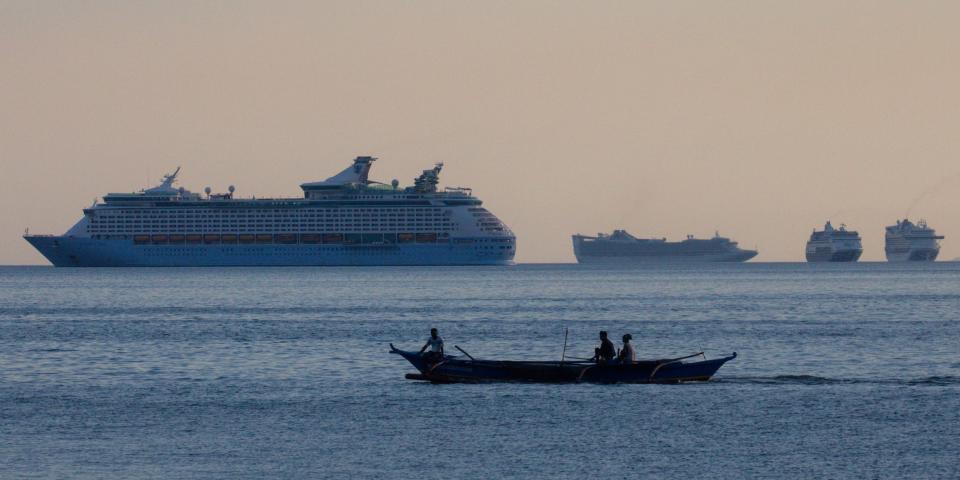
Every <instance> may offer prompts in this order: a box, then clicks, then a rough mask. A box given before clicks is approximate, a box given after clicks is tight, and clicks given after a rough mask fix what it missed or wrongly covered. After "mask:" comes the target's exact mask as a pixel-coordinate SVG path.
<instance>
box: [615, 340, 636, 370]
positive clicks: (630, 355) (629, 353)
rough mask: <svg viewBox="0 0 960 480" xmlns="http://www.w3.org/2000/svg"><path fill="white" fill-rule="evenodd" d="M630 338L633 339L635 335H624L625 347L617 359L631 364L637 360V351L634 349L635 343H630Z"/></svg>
mask: <svg viewBox="0 0 960 480" xmlns="http://www.w3.org/2000/svg"><path fill="white" fill-rule="evenodd" d="M630 340H633V335H630V334H629V333H628V334H626V335H624V336H623V348H621V349H620V354H619V355H617V360H618V361H619V362H620V363H621V364H623V365H630V364H633V363H636V361H637V352H636V351H634V350H633V344H632V343H630Z"/></svg>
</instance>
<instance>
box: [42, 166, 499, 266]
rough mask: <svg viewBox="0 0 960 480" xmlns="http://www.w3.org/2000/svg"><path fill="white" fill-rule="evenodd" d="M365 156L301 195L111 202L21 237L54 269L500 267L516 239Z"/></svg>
mask: <svg viewBox="0 0 960 480" xmlns="http://www.w3.org/2000/svg"><path fill="white" fill-rule="evenodd" d="M374 160H376V159H375V158H373V157H357V158H356V159H355V160H354V161H353V164H352V165H350V166H349V167H347V168H346V169H345V170H343V171H342V172H340V173H339V174H337V175H334V176H333V177H330V178H328V179H326V180H324V181H322V182H313V183H304V184H302V185H300V188H301V189H302V190H303V198H259V199H253V198H251V199H238V198H234V189H233V186H231V187H230V188H229V192H228V193H222V194H212V193H211V190H210V188H209V187H208V188H207V189H206V191H205V193H206V195H200V194H197V193H192V192H190V191H188V190H185V189H183V188H176V187H174V186H173V184H174V181H175V180H176V178H177V173H179V171H180V169H179V168H178V169H177V171H175V172H173V173H172V174H170V175H166V176H164V177H163V180H162V183H161V184H160V185H159V186H157V187H153V188H149V189H146V190H141V191H139V192H135V193H110V194H107V195H106V196H105V197H103V202H102V203H95V204H94V205H93V206H92V207H90V208H86V209H84V210H83V218H81V219H80V221H79V222H77V224H76V225H74V226H73V227H72V228H70V230H69V231H67V233H65V234H63V235H59V236H51V235H29V234H28V235H25V236H24V238H25V239H26V240H27V241H28V242H30V244H31V245H33V246H34V247H35V248H36V249H37V250H39V251H40V253H42V254H43V256H45V257H46V258H47V259H48V260H50V262H51V263H53V264H54V265H55V266H58V267H61V266H77V267H120V266H123V267H126V266H227V265H235V266H243V265H507V264H512V263H513V258H514V254H515V238H514V234H513V232H511V231H510V229H509V228H507V226H506V225H504V224H503V222H501V221H500V220H499V219H498V218H497V217H496V216H495V215H494V214H493V213H490V212H489V211H487V209H485V208H483V207H482V202H481V201H480V199H479V198H477V197H474V196H473V194H472V191H471V190H470V189H468V188H447V189H445V190H444V191H438V190H437V184H438V182H439V175H440V169H441V168H442V166H443V164H439V163H438V164H437V165H436V166H435V167H434V168H432V169H430V170H424V171H423V173H422V174H421V175H420V176H419V177H417V178H416V179H415V181H414V185H413V186H410V187H406V188H400V187H399V183H398V182H397V181H396V180H394V181H393V182H392V184H391V185H386V184H382V183H379V182H375V181H372V180H369V179H368V178H367V177H368V174H369V171H370V167H371V166H372V164H373V162H374Z"/></svg>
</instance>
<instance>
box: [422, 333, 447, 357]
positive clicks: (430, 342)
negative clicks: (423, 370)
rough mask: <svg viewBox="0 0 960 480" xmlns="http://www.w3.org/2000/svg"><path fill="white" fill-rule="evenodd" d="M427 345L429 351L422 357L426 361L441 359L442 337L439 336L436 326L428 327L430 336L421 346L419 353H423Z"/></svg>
mask: <svg viewBox="0 0 960 480" xmlns="http://www.w3.org/2000/svg"><path fill="white" fill-rule="evenodd" d="M427 347H430V351H429V352H427V354H426V355H424V358H425V359H426V360H427V361H428V362H439V361H441V360H443V339H442V338H440V335H439V334H438V333H437V329H436V328H431V329H430V338H428V339H427V343H424V344H423V348H421V349H420V354H421V355H423V352H424V350H426V349H427Z"/></svg>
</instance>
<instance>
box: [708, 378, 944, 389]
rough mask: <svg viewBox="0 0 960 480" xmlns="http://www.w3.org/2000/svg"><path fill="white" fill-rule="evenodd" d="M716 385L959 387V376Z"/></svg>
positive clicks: (750, 380)
mask: <svg viewBox="0 0 960 480" xmlns="http://www.w3.org/2000/svg"><path fill="white" fill-rule="evenodd" d="M713 381H714V382H717V383H732V384H759V385H905V386H941V387H947V386H960V376H953V375H940V376H932V377H919V378H829V377H820V376H817V375H774V376H769V377H752V376H750V377H746V376H745V377H740V376H736V377H727V376H724V377H717V378H714V379H713Z"/></svg>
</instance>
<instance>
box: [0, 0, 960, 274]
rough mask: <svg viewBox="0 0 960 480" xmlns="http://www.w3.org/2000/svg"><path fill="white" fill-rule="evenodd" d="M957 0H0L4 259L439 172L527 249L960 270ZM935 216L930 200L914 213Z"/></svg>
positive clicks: (522, 253) (559, 254)
mask: <svg viewBox="0 0 960 480" xmlns="http://www.w3.org/2000/svg"><path fill="white" fill-rule="evenodd" d="M958 18H960V3H958V2H914V1H911V2H906V1H899V2H880V1H869V2H854V1H844V2H833V1H830V2H816V1H797V2H771V1H767V0H764V1H729V2H715V1H702V2H694V1H680V2H678V1H664V2H641V1H624V2H612V1H611V2H593V1H591V2H587V1H581V2H563V1H516V0H514V1H503V2H495V1H486V0H485V1H482V2H480V1H474V2H454V1H449V0H445V1H436V2H412V1H396V2H358V1H355V0H351V1H345V2H313V1H310V2H302V3H301V2H294V3H289V2H274V1H270V2H266V1H264V2H240V1H227V2H134V1H117V2H66V1H65V2H52V1H48V2H39V1H35V0H33V1H25V2H10V1H3V0H0V162H2V169H0V172H2V175H3V177H2V178H3V182H2V187H3V188H2V189H0V220H2V221H0V264H22V263H46V262H45V260H44V259H43V258H42V257H41V256H40V255H39V254H37V253H36V252H35V251H33V249H32V248H31V247H30V246H29V245H28V244H27V243H26V242H25V241H23V239H22V238H20V236H21V235H22V233H23V230H24V228H27V227H29V228H30V231H31V232H34V233H56V234H60V233H63V232H64V231H66V230H67V228H69V227H70V226H71V225H72V224H73V223H74V222H75V221H76V220H77V219H79V217H80V216H81V209H82V208H84V207H86V206H88V205H90V204H91V203H92V202H93V200H94V198H95V197H100V196H102V195H103V194H105V193H107V192H110V191H131V190H134V189H139V188H142V187H144V186H146V185H148V184H152V183H156V180H158V178H159V176H160V175H161V174H162V173H164V172H166V171H170V170H173V169H174V168H175V167H176V166H178V165H181V166H182V167H183V171H182V173H181V177H180V178H181V185H183V186H185V187H187V188H190V189H192V190H195V191H201V190H202V189H203V187H205V186H208V185H209V186H212V187H213V188H214V190H224V189H226V187H227V185H229V184H235V185H236V186H237V188H238V194H241V195H257V196H267V195H289V196H299V195H300V191H299V188H298V185H299V184H300V183H301V182H304V181H312V180H320V179H324V178H326V177H328V176H330V175H332V174H334V173H336V172H337V171H339V170H340V169H342V168H343V167H344V166H345V165H347V164H349V162H350V161H351V159H352V158H353V157H354V156H356V155H361V154H362V155H375V156H378V157H380V161H378V162H377V164H376V165H375V167H374V171H373V177H374V178H377V179H380V180H384V181H389V180H390V179H393V178H398V179H400V180H401V182H402V183H403V184H409V183H411V181H412V179H413V177H414V176H415V175H416V174H418V173H419V171H420V170H422V169H424V168H429V167H430V166H431V165H432V164H433V163H434V162H437V161H443V162H445V163H446V167H445V170H444V172H443V175H442V177H441V184H444V185H463V186H470V187H473V188H474V192H475V193H476V194H477V195H478V196H479V197H480V198H482V199H483V200H484V201H485V204H486V206H487V207H488V208H490V209H491V210H492V211H493V212H494V213H496V214H497V215H498V216H499V217H500V218H501V219H503V220H504V221H505V222H506V223H507V224H508V225H509V226H510V227H511V228H512V229H513V230H514V231H515V232H516V234H517V236H518V256H517V260H518V261H521V262H542V261H572V260H573V255H572V248H571V244H570V235H571V234H573V233H576V232H581V233H595V232H597V231H608V230H611V229H613V228H618V227H622V228H626V229H628V230H629V231H631V232H632V233H634V234H636V235H638V236H656V237H661V236H666V237H670V238H680V237H682V236H684V235H686V234H687V233H691V234H696V235H698V236H708V235H712V234H713V232H714V230H719V231H720V233H721V234H724V235H726V236H730V237H733V238H734V239H736V240H738V241H740V243H741V244H742V245H743V246H746V247H754V246H756V247H758V248H759V250H760V255H759V256H758V257H757V259H756V260H755V261H798V260H801V259H802V250H803V246H804V242H805V241H806V239H807V237H808V235H809V233H810V231H811V229H812V228H813V227H821V226H822V225H823V222H824V221H825V220H827V219H828V218H829V219H832V220H833V221H834V222H835V223H840V222H846V223H847V224H848V225H849V226H850V227H852V228H856V229H857V230H859V231H860V232H861V235H862V236H863V243H864V248H865V252H864V256H863V258H864V260H880V259H882V258H883V227H884V225H888V224H891V223H893V222H894V221H895V220H896V219H897V218H898V217H902V216H903V215H904V214H905V213H906V211H907V209H908V208H909V207H910V205H911V203H913V202H914V201H915V200H917V199H918V198H919V199H920V200H919V201H918V202H917V205H916V207H915V208H914V209H913V215H914V216H920V217H925V218H927V219H928V221H929V222H930V224H931V226H933V227H934V228H936V229H937V230H938V232H940V233H942V234H944V235H946V236H947V239H946V240H945V241H944V242H943V249H942V252H941V258H943V259H951V258H954V257H957V256H960V215H958V214H957V208H956V206H957V204H958V199H960V135H958V134H957V129H958V125H960V123H958V120H960V28H957V25H956V22H957V19H958ZM921 197H922V198H921Z"/></svg>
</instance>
